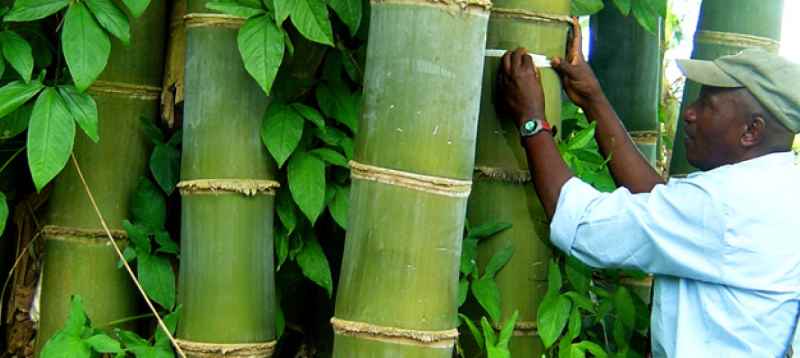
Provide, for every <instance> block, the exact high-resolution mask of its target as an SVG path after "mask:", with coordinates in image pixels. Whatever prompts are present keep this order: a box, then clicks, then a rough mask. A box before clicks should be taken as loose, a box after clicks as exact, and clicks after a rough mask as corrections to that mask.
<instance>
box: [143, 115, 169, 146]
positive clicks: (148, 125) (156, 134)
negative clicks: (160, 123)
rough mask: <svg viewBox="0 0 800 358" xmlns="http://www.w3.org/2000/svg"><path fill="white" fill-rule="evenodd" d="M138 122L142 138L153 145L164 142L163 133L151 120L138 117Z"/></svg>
mask: <svg viewBox="0 0 800 358" xmlns="http://www.w3.org/2000/svg"><path fill="white" fill-rule="evenodd" d="M139 122H140V123H141V124H142V132H144V136H145V137H147V139H149V140H150V142H152V143H153V144H159V143H164V141H165V140H166V139H165V138H164V133H163V132H161V130H160V129H158V127H156V124H155V123H154V122H153V120H152V119H148V118H145V117H139Z"/></svg>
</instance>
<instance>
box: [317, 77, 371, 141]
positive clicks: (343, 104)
mask: <svg viewBox="0 0 800 358" xmlns="http://www.w3.org/2000/svg"><path fill="white" fill-rule="evenodd" d="M315 94H316V97H317V103H318V104H319V107H320V109H322V112H323V113H325V115H327V116H329V117H333V118H334V119H336V120H337V121H338V122H339V123H342V124H344V125H346V126H347V127H348V128H350V130H351V131H352V132H353V133H356V131H357V130H358V115H359V111H360V107H359V105H360V101H361V96H360V95H359V94H358V93H353V94H349V93H347V92H346V91H343V90H336V89H334V88H333V87H332V86H329V85H327V84H324V83H323V84H320V85H319V86H317V90H316V92H315Z"/></svg>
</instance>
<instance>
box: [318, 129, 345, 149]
mask: <svg viewBox="0 0 800 358" xmlns="http://www.w3.org/2000/svg"><path fill="white" fill-rule="evenodd" d="M314 135H315V136H316V137H317V138H319V139H320V140H321V141H323V142H324V143H325V144H327V145H339V143H341V142H342V141H343V140H345V139H346V138H347V134H345V133H344V132H342V131H340V130H338V129H336V128H333V127H326V128H315V129H314Z"/></svg>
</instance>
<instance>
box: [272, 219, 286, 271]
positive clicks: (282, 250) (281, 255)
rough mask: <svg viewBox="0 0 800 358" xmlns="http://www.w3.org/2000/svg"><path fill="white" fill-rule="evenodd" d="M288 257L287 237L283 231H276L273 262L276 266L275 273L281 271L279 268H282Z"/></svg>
mask: <svg viewBox="0 0 800 358" xmlns="http://www.w3.org/2000/svg"><path fill="white" fill-rule="evenodd" d="M288 256H289V235H287V234H286V232H285V231H283V230H280V229H278V230H276V231H275V261H276V264H277V265H276V269H275V271H279V270H280V269H281V266H283V263H284V262H285V261H286V258H287V257H288Z"/></svg>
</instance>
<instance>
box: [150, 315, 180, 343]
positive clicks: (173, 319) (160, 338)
mask: <svg viewBox="0 0 800 358" xmlns="http://www.w3.org/2000/svg"><path fill="white" fill-rule="evenodd" d="M181 308H182V306H180V305H178V307H177V308H175V310H174V311H172V313H170V314H168V315H166V316H164V325H165V326H167V329H169V333H170V334H175V329H176V328H177V327H178V320H179V319H180V317H181ZM155 339H156V342H155V343H156V344H155V346H156V347H167V348H170V349H171V348H172V343H170V341H169V337H167V335H166V334H165V333H164V330H163V329H162V328H161V326H160V325H159V326H158V327H156V334H155Z"/></svg>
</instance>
